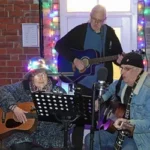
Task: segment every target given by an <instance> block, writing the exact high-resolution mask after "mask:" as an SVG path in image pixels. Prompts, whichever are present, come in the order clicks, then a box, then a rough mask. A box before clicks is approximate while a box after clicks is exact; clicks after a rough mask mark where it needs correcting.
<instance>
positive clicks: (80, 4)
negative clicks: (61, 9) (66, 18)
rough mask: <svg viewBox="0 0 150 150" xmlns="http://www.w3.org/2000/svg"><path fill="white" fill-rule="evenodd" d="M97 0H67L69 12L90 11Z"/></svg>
mask: <svg viewBox="0 0 150 150" xmlns="http://www.w3.org/2000/svg"><path fill="white" fill-rule="evenodd" d="M96 4H97V0H67V12H90V11H91V9H92V8H93V7H94V6H95V5H96Z"/></svg>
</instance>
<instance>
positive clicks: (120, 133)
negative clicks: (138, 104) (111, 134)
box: [114, 70, 144, 150]
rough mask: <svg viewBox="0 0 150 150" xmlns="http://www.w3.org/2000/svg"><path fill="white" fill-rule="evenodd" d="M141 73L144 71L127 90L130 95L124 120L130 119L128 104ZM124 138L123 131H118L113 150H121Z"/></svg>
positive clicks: (124, 133)
mask: <svg viewBox="0 0 150 150" xmlns="http://www.w3.org/2000/svg"><path fill="white" fill-rule="evenodd" d="M143 72H144V71H143V70H142V71H141V73H140V74H139V75H138V77H137V79H136V81H135V83H134V85H133V87H132V88H131V89H129V90H131V91H130V93H131V94H130V96H129V99H128V101H127V106H126V111H125V115H124V118H125V119H130V103H131V100H132V98H133V94H134V89H135V87H136V85H137V83H138V81H139V79H140V77H141V75H142V73H143ZM125 136H126V132H125V131H123V130H122V131H118V135H117V138H116V142H115V145H114V148H115V150H121V149H122V144H123V141H124V138H125Z"/></svg>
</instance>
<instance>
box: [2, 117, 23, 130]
mask: <svg viewBox="0 0 150 150" xmlns="http://www.w3.org/2000/svg"><path fill="white" fill-rule="evenodd" d="M21 124H22V123H20V122H16V121H15V120H14V119H8V120H7V121H6V124H5V125H6V127H7V128H16V127H18V126H20V125H21Z"/></svg>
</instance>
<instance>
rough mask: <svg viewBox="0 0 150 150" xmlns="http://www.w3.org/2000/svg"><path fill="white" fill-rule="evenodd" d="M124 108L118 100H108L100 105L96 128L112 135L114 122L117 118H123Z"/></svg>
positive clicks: (114, 129)
mask: <svg viewBox="0 0 150 150" xmlns="http://www.w3.org/2000/svg"><path fill="white" fill-rule="evenodd" d="M125 110H126V106H125V105H124V104H122V103H120V101H118V100H109V101H106V102H104V103H102V104H101V106H100V112H99V114H100V115H99V119H98V124H97V128H98V129H103V130H107V131H108V132H110V133H114V132H115V131H116V128H115V127H114V125H113V124H114V122H115V120H116V119H117V118H124V114H125Z"/></svg>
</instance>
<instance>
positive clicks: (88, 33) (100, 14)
mask: <svg viewBox="0 0 150 150" xmlns="http://www.w3.org/2000/svg"><path fill="white" fill-rule="evenodd" d="M105 20H106V9H105V8H104V7H103V6H101V5H96V6H95V7H94V8H93V9H92V11H91V13H90V19H89V22H87V23H84V24H81V25H78V26H76V27H75V28H73V29H72V30H71V31H69V32H68V33H67V34H66V35H65V36H64V37H62V38H61V39H60V40H59V41H58V42H57V43H56V46H55V49H56V50H57V51H58V53H59V55H62V56H64V57H65V58H66V59H67V60H69V61H70V62H72V63H73V65H74V66H75V67H76V68H77V69H78V70H79V71H82V70H84V69H85V65H84V63H83V61H82V60H80V59H78V56H75V55H74V54H73V52H72V49H77V50H81V51H83V50H87V49H93V50H95V51H97V52H99V54H100V57H103V56H112V55H118V54H122V47H121V44H120V42H119V40H118V38H117V36H116V34H115V32H114V30H113V29H112V28H111V27H110V26H108V25H106V24H105ZM115 63H116V61H115ZM101 66H104V67H106V68H107V69H108V79H107V82H108V83H111V82H112V81H113V67H112V61H111V62H106V63H104V64H100V65H99V66H98V67H97V69H98V68H100V67H101ZM97 69H96V70H97ZM95 73H96V72H95ZM95 81H96V75H93V76H87V77H85V78H84V79H83V80H81V81H79V83H80V84H82V85H83V86H85V87H87V88H90V89H91V88H92V85H93V82H95Z"/></svg>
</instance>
